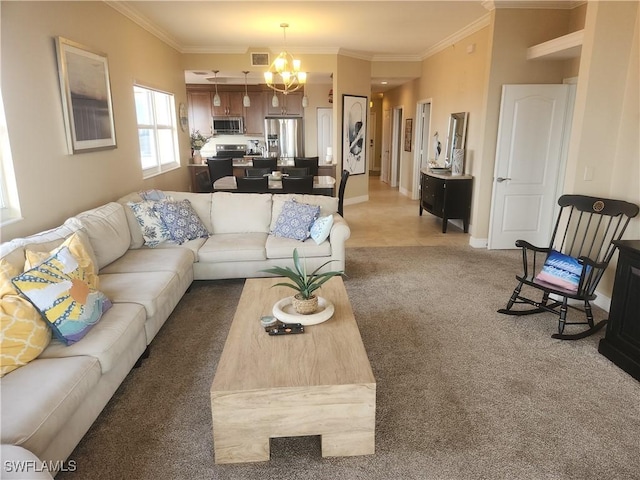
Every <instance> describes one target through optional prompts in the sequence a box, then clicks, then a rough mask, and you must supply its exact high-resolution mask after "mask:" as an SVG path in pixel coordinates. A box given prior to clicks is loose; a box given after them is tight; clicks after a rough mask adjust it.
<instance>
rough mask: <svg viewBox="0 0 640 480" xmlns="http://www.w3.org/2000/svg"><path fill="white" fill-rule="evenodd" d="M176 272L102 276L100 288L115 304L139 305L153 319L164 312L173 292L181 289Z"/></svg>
mask: <svg viewBox="0 0 640 480" xmlns="http://www.w3.org/2000/svg"><path fill="white" fill-rule="evenodd" d="M179 283H180V282H179V276H178V274H177V273H174V272H133V273H107V274H102V273H101V274H100V288H101V289H102V291H103V292H104V293H105V295H107V296H108V297H109V299H110V300H111V301H112V302H113V303H137V304H140V305H142V306H143V307H144V308H145V310H146V311H147V317H153V316H154V315H155V314H156V312H158V310H162V307H163V306H164V304H165V302H166V301H167V299H169V298H171V292H172V291H173V290H178V289H179Z"/></svg>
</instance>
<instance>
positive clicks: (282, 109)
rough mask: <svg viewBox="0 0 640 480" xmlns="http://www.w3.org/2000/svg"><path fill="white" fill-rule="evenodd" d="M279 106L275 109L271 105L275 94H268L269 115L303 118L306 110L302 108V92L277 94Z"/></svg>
mask: <svg viewBox="0 0 640 480" xmlns="http://www.w3.org/2000/svg"><path fill="white" fill-rule="evenodd" d="M276 96H277V97H278V103H279V104H278V106H277V107H274V106H273V105H272V103H271V101H272V99H273V92H270V93H268V94H267V115H277V116H279V115H287V116H300V117H301V116H302V114H303V112H304V109H303V108H302V96H303V95H302V92H292V93H289V94H287V95H283V94H281V93H277V94H276Z"/></svg>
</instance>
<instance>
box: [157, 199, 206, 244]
mask: <svg viewBox="0 0 640 480" xmlns="http://www.w3.org/2000/svg"><path fill="white" fill-rule="evenodd" d="M153 209H154V211H155V212H156V213H157V214H158V216H159V217H160V220H162V223H164V226H165V227H166V228H167V230H169V235H170V236H171V240H173V241H174V242H176V243H178V244H183V243H184V242H186V241H188V240H194V239H196V238H203V237H208V236H209V231H208V230H207V227H205V226H204V225H203V224H202V220H200V217H198V214H197V213H196V212H195V211H194V210H193V207H192V206H191V202H190V201H189V200H187V199H185V200H180V201H178V202H157V203H156V204H155V206H154V207H153Z"/></svg>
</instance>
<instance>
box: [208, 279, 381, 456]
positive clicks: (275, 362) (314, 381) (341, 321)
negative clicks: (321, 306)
mask: <svg viewBox="0 0 640 480" xmlns="http://www.w3.org/2000/svg"><path fill="white" fill-rule="evenodd" d="M279 281H282V279H281V278H280V279H278V278H260V279H248V280H247V281H246V283H245V286H244V290H243V291H242V296H241V297H240V303H239V304H238V308H237V310H236V314H235V316H234V318H233V323H232V324H231V328H230V330H229V336H228V337H227V341H226V343H225V346H224V350H223V352H222V356H221V357H220V362H219V363H218V369H217V371H216V374H215V377H214V379H213V384H212V385H211V413H212V415H213V441H214V453H215V461H216V463H235V462H259V461H265V460H269V453H270V452H269V439H270V438H273V437H293V436H301V435H321V437H322V438H321V441H322V456H323V457H328V456H348V455H369V454H373V453H374V450H375V409H376V383H375V382H376V381H375V379H374V377H373V372H372V371H371V365H369V360H368V358H367V352H366V351H365V349H364V345H363V344H362V339H361V338H360V331H359V330H358V326H357V324H356V321H355V319H354V317H353V311H352V310H351V305H350V304H349V299H348V298H347V292H346V290H345V288H344V284H343V282H342V278H340V277H334V278H332V279H331V280H329V281H328V282H327V283H325V284H324V285H323V286H322V288H321V289H320V291H319V292H320V295H321V296H322V297H324V298H325V299H327V300H329V301H330V302H332V303H333V304H334V306H335V313H334V315H333V317H332V318H330V319H329V320H327V321H326V322H324V323H321V324H319V325H313V326H307V327H305V333H302V334H297V335H278V336H271V335H269V334H267V332H265V330H264V328H263V327H262V326H261V325H260V317H261V316H263V315H271V310H272V307H273V305H274V304H275V303H276V302H277V301H278V300H280V299H282V298H284V297H287V296H290V295H291V294H292V293H293V290H291V289H289V288H285V287H274V288H271V286H272V285H274V284H275V283H278V282H279Z"/></svg>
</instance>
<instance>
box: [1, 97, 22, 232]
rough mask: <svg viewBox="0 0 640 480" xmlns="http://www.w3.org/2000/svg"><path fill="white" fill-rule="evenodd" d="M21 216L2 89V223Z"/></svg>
mask: <svg viewBox="0 0 640 480" xmlns="http://www.w3.org/2000/svg"><path fill="white" fill-rule="evenodd" d="M20 218H21V216H20V203H19V200H18V187H17V184H16V177H15V174H14V171H13V159H12V156H11V146H10V144H9V132H8V130H7V121H6V118H5V115H4V102H3V100H2V91H0V225H7V224H8V223H12V222H15V221H16V220H19V219H20Z"/></svg>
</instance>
